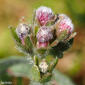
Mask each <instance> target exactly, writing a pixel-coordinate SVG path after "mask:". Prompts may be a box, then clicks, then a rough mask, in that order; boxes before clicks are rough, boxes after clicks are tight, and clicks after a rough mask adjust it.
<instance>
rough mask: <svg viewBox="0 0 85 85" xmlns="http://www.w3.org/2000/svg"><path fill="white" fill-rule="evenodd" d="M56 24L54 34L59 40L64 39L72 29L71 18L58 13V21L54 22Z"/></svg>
mask: <svg viewBox="0 0 85 85" xmlns="http://www.w3.org/2000/svg"><path fill="white" fill-rule="evenodd" d="M56 26H57V27H56V28H57V33H56V34H57V37H58V39H59V40H64V39H66V38H67V37H68V36H69V35H70V34H71V33H72V32H73V29H74V26H73V24H72V21H71V19H70V18H69V17H68V16H66V15H64V14H60V15H59V21H58V22H57V23H56Z"/></svg>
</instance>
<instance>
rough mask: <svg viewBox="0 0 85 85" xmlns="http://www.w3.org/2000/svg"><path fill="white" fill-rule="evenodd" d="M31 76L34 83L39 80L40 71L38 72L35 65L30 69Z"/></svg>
mask: <svg viewBox="0 0 85 85" xmlns="http://www.w3.org/2000/svg"><path fill="white" fill-rule="evenodd" d="M31 74H32V80H34V81H39V80H40V71H39V69H38V67H37V66H36V65H34V66H33V67H32V71H31Z"/></svg>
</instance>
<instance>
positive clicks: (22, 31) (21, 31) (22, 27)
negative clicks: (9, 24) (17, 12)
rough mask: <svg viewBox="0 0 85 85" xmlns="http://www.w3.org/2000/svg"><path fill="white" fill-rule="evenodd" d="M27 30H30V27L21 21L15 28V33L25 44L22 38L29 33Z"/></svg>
mask: <svg viewBox="0 0 85 85" xmlns="http://www.w3.org/2000/svg"><path fill="white" fill-rule="evenodd" d="M29 31H30V29H29V27H28V25H27V24H23V23H20V24H19V25H18V27H17V28H16V33H17V35H18V37H19V38H20V39H21V41H22V44H25V43H24V39H25V37H26V36H27V35H28V34H29Z"/></svg>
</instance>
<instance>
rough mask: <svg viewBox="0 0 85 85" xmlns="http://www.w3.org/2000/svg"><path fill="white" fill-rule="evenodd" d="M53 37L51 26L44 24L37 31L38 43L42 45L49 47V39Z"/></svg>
mask: <svg viewBox="0 0 85 85" xmlns="http://www.w3.org/2000/svg"><path fill="white" fill-rule="evenodd" d="M52 38H53V33H52V31H51V29H50V28H49V27H46V26H42V27H41V28H40V29H39V31H38V33H37V41H38V43H37V45H38V48H40V47H47V46H48V44H49V41H50V40H51V39H52Z"/></svg>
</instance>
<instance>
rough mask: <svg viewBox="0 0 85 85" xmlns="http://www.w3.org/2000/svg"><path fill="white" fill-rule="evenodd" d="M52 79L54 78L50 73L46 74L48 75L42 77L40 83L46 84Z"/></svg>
mask: <svg viewBox="0 0 85 85" xmlns="http://www.w3.org/2000/svg"><path fill="white" fill-rule="evenodd" d="M51 77H52V74H51V73H49V72H48V73H46V74H44V75H43V76H42V78H41V80H40V82H41V83H46V82H48V81H50V80H51Z"/></svg>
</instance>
